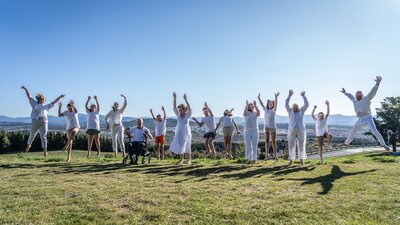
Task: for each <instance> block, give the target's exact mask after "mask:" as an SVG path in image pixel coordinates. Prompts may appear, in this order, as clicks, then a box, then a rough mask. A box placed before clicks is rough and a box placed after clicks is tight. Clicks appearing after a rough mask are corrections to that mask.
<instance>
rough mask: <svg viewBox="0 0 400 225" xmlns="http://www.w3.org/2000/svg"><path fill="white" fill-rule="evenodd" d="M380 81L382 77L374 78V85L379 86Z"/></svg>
mask: <svg viewBox="0 0 400 225" xmlns="http://www.w3.org/2000/svg"><path fill="white" fill-rule="evenodd" d="M381 81H382V77H381V76H376V78H375V82H376V84H380V83H381Z"/></svg>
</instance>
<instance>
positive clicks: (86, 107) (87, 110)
mask: <svg viewBox="0 0 400 225" xmlns="http://www.w3.org/2000/svg"><path fill="white" fill-rule="evenodd" d="M91 98H92V97H90V96H88V97H87V100H86V103H85V109H86V112H89V110H90V109H89V101H90V99H91Z"/></svg>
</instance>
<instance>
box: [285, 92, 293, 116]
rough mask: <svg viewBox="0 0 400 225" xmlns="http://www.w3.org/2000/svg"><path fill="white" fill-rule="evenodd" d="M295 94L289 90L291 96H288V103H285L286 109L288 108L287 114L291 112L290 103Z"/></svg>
mask: <svg viewBox="0 0 400 225" xmlns="http://www.w3.org/2000/svg"><path fill="white" fill-rule="evenodd" d="M293 94H294V91H293V90H289V95H288V97H287V98H286V101H285V108H286V111H287V112H290V111H291V108H290V105H289V102H290V98H291V97H292V95H293Z"/></svg>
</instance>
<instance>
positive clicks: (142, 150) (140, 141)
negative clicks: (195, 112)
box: [124, 119, 153, 164]
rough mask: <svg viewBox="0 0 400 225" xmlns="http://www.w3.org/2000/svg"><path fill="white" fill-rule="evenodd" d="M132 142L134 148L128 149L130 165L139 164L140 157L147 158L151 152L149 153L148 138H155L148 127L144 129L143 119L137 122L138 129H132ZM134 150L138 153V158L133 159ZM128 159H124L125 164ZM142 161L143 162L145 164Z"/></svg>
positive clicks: (130, 134) (130, 131) (130, 132)
mask: <svg viewBox="0 0 400 225" xmlns="http://www.w3.org/2000/svg"><path fill="white" fill-rule="evenodd" d="M128 134H129V136H130V140H129V141H130V142H131V144H132V148H128V155H129V159H130V164H137V161H138V159H139V156H140V155H142V156H143V161H144V156H147V155H149V154H150V152H148V151H147V149H146V147H147V138H149V139H153V136H152V135H151V133H150V130H149V129H148V128H147V127H144V123H143V119H138V120H137V125H136V127H132V128H131V129H130V130H129V132H128ZM133 150H135V152H136V157H135V158H133ZM126 160H127V158H124V163H125V162H126ZM143 161H142V162H143Z"/></svg>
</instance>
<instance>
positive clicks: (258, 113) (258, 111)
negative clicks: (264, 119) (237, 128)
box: [253, 101, 261, 117]
mask: <svg viewBox="0 0 400 225" xmlns="http://www.w3.org/2000/svg"><path fill="white" fill-rule="evenodd" d="M253 104H254V108H255V109H256V113H257V117H259V116H260V114H261V113H260V109H258V106H257V103H256V101H254V102H253Z"/></svg>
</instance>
